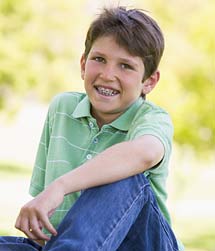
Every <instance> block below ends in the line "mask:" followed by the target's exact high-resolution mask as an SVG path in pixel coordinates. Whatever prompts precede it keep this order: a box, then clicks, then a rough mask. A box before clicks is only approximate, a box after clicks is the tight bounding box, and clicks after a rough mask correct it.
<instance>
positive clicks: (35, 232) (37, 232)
mask: <svg viewBox="0 0 215 251" xmlns="http://www.w3.org/2000/svg"><path fill="white" fill-rule="evenodd" d="M29 225H30V228H29V229H28V231H27V232H28V236H29V237H30V236H32V237H33V239H34V240H46V241H48V240H50V238H49V237H48V236H47V235H45V234H44V233H43V231H42V224H41V222H40V221H39V220H38V219H37V218H36V217H32V218H31V219H30V224H29Z"/></svg>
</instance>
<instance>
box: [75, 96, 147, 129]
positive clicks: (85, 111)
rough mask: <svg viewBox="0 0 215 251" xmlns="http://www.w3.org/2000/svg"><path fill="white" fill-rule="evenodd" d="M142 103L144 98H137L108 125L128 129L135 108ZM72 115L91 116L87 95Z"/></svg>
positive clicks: (135, 110)
mask: <svg viewBox="0 0 215 251" xmlns="http://www.w3.org/2000/svg"><path fill="white" fill-rule="evenodd" d="M143 103H144V99H143V98H141V97H140V98H138V99H137V100H136V101H135V102H134V103H133V104H132V105H131V106H130V107H129V108H128V109H127V110H126V111H125V112H124V113H123V114H122V115H121V116H119V117H118V118H117V119H116V120H114V121H113V122H112V123H110V124H109V125H110V126H112V127H114V128H116V129H118V130H122V131H128V130H129V128H130V126H131V123H132V121H133V118H134V116H135V114H136V112H137V110H138V109H139V107H140V106H141V105H142V104H143ZM72 115H73V117H74V118H82V117H92V115H91V113H90V101H89V99H88V96H85V97H84V98H83V99H82V100H81V102H80V103H79V104H78V105H77V107H76V108H75V110H74V112H73V113H72Z"/></svg>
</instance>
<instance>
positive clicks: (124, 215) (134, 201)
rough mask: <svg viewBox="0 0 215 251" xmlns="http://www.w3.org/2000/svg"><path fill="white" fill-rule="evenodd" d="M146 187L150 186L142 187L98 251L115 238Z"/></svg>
mask: <svg viewBox="0 0 215 251" xmlns="http://www.w3.org/2000/svg"><path fill="white" fill-rule="evenodd" d="M146 187H150V185H149V184H144V186H141V187H140V192H139V193H138V194H137V195H136V197H135V199H134V200H133V202H132V203H131V204H130V206H129V207H128V208H127V210H126V211H125V212H124V213H123V215H122V217H121V218H120V219H119V221H118V223H117V224H116V226H115V227H114V228H113V229H112V231H111V232H110V233H109V235H108V236H107V238H106V239H105V240H104V242H103V243H102V245H101V247H100V248H99V249H98V250H101V249H102V248H103V247H104V245H105V244H106V243H107V241H108V240H109V239H110V238H111V236H113V234H114V232H115V230H116V229H117V227H118V226H119V224H120V223H121V222H122V221H123V220H124V218H125V217H126V216H127V215H128V212H129V211H130V209H131V208H132V207H133V205H134V204H135V203H136V202H137V200H138V199H139V197H140V196H141V195H142V194H143V191H144V190H145V188H146Z"/></svg>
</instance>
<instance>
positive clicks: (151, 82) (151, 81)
mask: <svg viewBox="0 0 215 251" xmlns="http://www.w3.org/2000/svg"><path fill="white" fill-rule="evenodd" d="M159 79H160V72H159V71H158V70H156V71H155V72H154V73H153V74H152V75H151V76H150V77H149V78H147V79H146V80H145V81H144V82H143V89H142V93H143V94H149V93H150V92H151V91H152V90H153V89H154V88H155V86H156V85H157V83H158V81H159Z"/></svg>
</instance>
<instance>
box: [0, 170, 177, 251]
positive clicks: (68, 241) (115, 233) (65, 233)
mask: <svg viewBox="0 0 215 251" xmlns="http://www.w3.org/2000/svg"><path fill="white" fill-rule="evenodd" d="M21 250H22V251H35V250H37V251H38V250H41V251H48V250H49V251H99V250H100V251H115V250H116V251H177V250H178V246H177V241H176V238H175V236H174V234H173V232H172V230H171V228H170V226H169V224H168V223H167V222H166V220H165V219H164V217H163V215H162V213H161V212H160V210H159V208H158V205H157V202H156V200H155V196H154V194H153V191H152V189H151V187H150V184H149V182H148V180H147V179H146V178H145V176H144V175H143V174H139V175H136V176H133V177H130V178H127V179H124V180H121V181H118V182H115V183H112V184H108V185H104V186H99V187H95V188H91V189H87V190H85V191H84V192H83V193H82V194H81V196H80V197H79V199H78V200H77V201H76V203H75V204H74V206H73V207H72V208H71V209H70V211H69V212H68V214H67V215H66V216H65V218H64V219H63V221H62V223H61V224H60V226H59V228H58V235H57V236H55V237H54V236H53V237H52V238H51V240H50V241H48V242H47V243H46V245H45V246H43V247H40V246H39V245H37V244H35V243H34V242H33V241H31V240H29V239H26V238H22V237H0V251H21Z"/></svg>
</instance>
